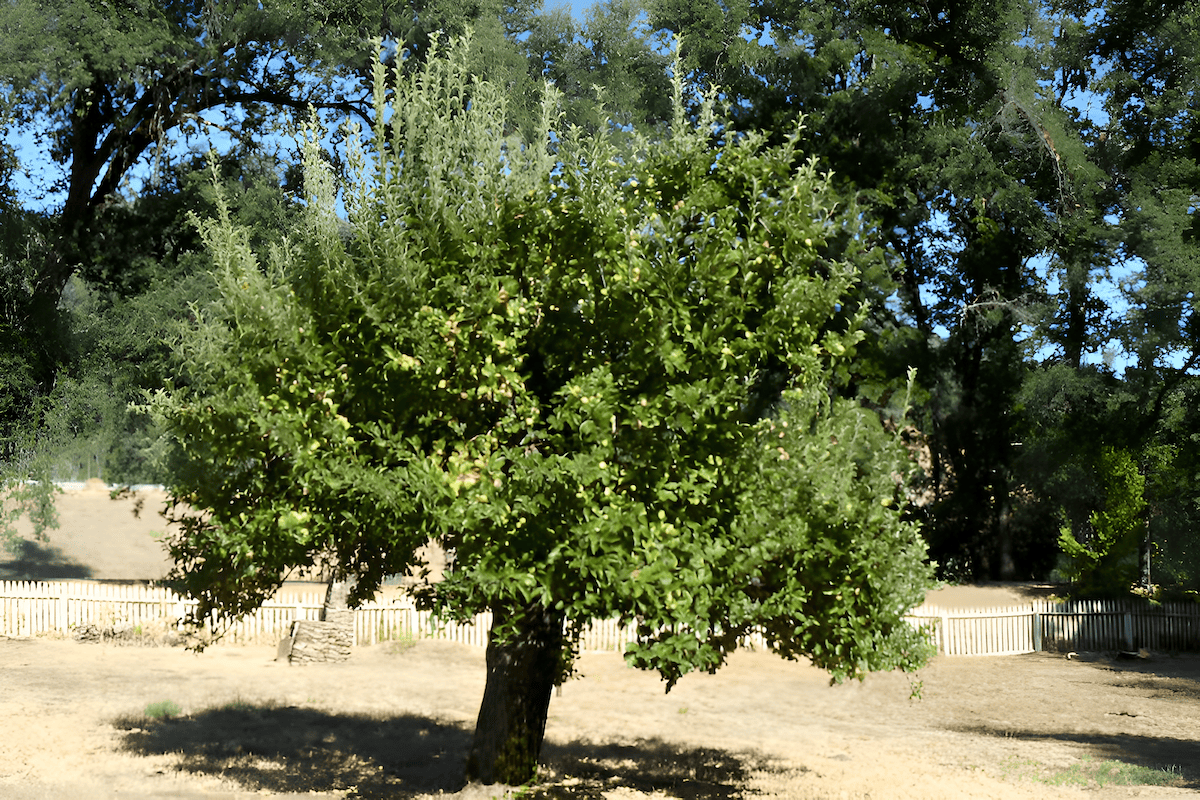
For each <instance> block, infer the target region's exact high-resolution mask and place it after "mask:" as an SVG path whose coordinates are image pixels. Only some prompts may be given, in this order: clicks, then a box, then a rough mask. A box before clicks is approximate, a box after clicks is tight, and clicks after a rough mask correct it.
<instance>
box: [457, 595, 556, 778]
mask: <svg viewBox="0 0 1200 800" xmlns="http://www.w3.org/2000/svg"><path fill="white" fill-rule="evenodd" d="M492 614H493V617H492V630H491V634H490V636H489V639H488V648H487V685H486V687H485V688H484V691H483V703H482V704H481V705H480V707H479V720H478V721H477V722H476V723H475V738H474V740H473V741H472V742H471V752H470V754H469V755H468V756H467V780H468V781H472V782H474V781H478V782H480V783H485V784H492V783H503V784H507V785H509V786H519V785H521V784H525V783H528V782H529V781H531V780H533V778H534V776H535V775H536V773H537V762H538V756H539V755H540V754H541V751H542V738H543V736H545V733H546V716H547V714H548V712H549V710H550V692H551V690H553V688H554V684H555V681H556V680H557V678H558V675H559V671H560V670H559V667H560V664H561V658H562V651H563V645H564V639H563V618H562V615H561V614H556V613H553V612H551V611H549V610H547V609H545V608H543V607H541V606H531V607H528V608H522V609H493V612H492ZM509 620H512V621H515V622H516V630H515V631H514V632H513V633H512V634H511V635H510V636H509V638H508V639H507V641H504V642H500V641H497V636H496V630H497V626H499V625H500V624H502V623H504V622H505V621H509Z"/></svg>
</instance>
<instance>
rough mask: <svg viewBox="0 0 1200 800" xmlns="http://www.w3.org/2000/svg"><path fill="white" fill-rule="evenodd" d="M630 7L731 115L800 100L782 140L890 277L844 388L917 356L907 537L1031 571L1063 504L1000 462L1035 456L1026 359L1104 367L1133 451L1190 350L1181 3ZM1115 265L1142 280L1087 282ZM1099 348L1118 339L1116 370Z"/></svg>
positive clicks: (779, 124)
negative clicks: (720, 91) (802, 124)
mask: <svg viewBox="0 0 1200 800" xmlns="http://www.w3.org/2000/svg"><path fill="white" fill-rule="evenodd" d="M651 17H652V27H655V28H659V29H665V30H668V31H673V32H680V33H682V34H683V35H684V45H685V58H686V59H687V63H688V66H689V67H691V68H692V69H693V70H695V74H696V75H697V76H698V77H699V78H700V79H701V80H704V79H709V78H713V77H716V78H717V79H718V80H719V81H720V82H721V83H722V84H723V85H726V86H728V87H729V93H730V97H731V100H732V101H733V105H732V108H733V111H734V114H735V116H736V117H737V119H738V121H739V123H740V124H741V125H745V126H750V127H758V128H762V129H763V130H766V131H782V130H786V125H785V122H786V120H788V119H791V118H793V117H794V116H795V115H796V114H801V113H803V114H806V115H808V119H809V121H810V131H811V134H810V137H809V138H808V139H806V140H805V147H806V149H808V151H809V152H812V153H814V154H816V155H818V156H820V157H821V158H822V159H823V161H824V162H825V163H827V164H829V165H830V166H831V167H832V168H833V170H834V173H835V176H836V178H835V180H836V181H837V182H838V187H839V189H840V190H841V191H844V192H847V193H857V195H858V197H859V199H860V202H862V204H863V207H864V208H865V209H866V210H867V213H869V214H871V215H872V218H873V219H875V220H876V221H877V229H878V231H879V236H880V238H881V240H882V241H884V242H886V244H887V245H888V246H889V248H890V252H891V253H892V255H893V258H894V260H893V262H892V267H893V269H892V275H891V279H892V282H891V284H890V285H888V283H886V282H882V281H881V282H874V281H872V282H869V283H868V285H869V286H870V288H869V289H868V291H875V292H879V293H880V294H881V295H882V296H885V297H886V296H888V295H889V294H890V293H892V292H894V295H893V298H892V302H891V305H890V306H889V305H887V304H884V303H876V304H875V306H874V307H875V308H876V310H877V311H876V314H877V315H876V317H875V318H874V319H873V320H871V321H870V322H869V323H868V324H869V325H870V326H871V327H872V330H873V331H875V332H877V333H878V334H879V335H878V336H877V337H876V340H875V341H876V342H878V347H877V348H875V350H874V353H873V354H869V353H864V354H863V355H864V356H868V355H869V356H870V360H871V361H874V363H875V366H874V367H869V368H866V364H864V363H863V361H862V360H860V362H859V364H858V365H856V370H858V372H859V379H858V380H857V381H856V382H855V383H854V384H852V386H851V388H852V390H854V391H858V392H860V393H862V394H863V396H864V397H868V398H870V397H873V396H878V395H880V393H881V392H882V393H884V394H886V392H887V391H889V389H888V383H887V381H886V380H884V379H885V378H887V377H888V376H891V380H892V381H893V382H895V381H896V380H897V379H898V378H899V377H900V376H901V375H902V374H903V371H904V369H905V368H906V367H907V366H910V365H915V366H917V367H919V370H920V375H921V379H922V382H923V384H924V387H925V388H926V389H927V390H928V394H927V395H926V397H927V400H926V401H925V402H923V403H922V407H921V408H920V409H919V410H918V412H917V415H916V417H917V422H918V425H919V427H920V428H921V429H922V431H923V433H924V434H925V436H926V437H927V439H928V442H929V445H930V449H931V456H932V465H931V469H930V472H929V474H928V476H927V479H928V481H929V484H930V490H931V492H932V494H933V497H934V502H933V504H931V505H930V506H928V507H927V508H926V509H924V513H925V514H926V521H927V524H926V527H925V530H926V535H927V536H928V538H929V540H930V544H931V554H932V555H933V556H934V557H935V558H936V559H937V560H938V561H939V563H940V564H941V566H942V569H943V571H944V572H945V573H946V574H952V575H953V576H955V577H961V578H970V577H992V578H997V577H1015V576H1017V575H1045V574H1047V573H1048V572H1049V570H1050V569H1051V567H1052V566H1053V565H1054V558H1055V555H1056V550H1057V547H1056V545H1057V543H1056V542H1055V541H1054V537H1053V536H1052V535H1050V534H1051V532H1052V531H1054V530H1056V528H1057V526H1056V525H1053V524H1051V525H1047V524H1044V523H1045V522H1046V520H1047V513H1048V512H1049V513H1057V511H1056V509H1057V508H1061V507H1062V505H1063V500H1064V499H1065V498H1062V497H1054V496H1047V495H1044V494H1039V493H1037V492H1035V491H1034V489H1033V484H1034V483H1035V481H1036V479H1037V474H1041V473H1037V474H1026V473H1025V472H1024V471H1023V470H1024V469H1025V468H1026V467H1027V466H1029V465H1031V464H1033V463H1034V461H1036V460H1037V459H1034V461H1030V460H1029V459H1026V458H1024V457H1023V456H1022V455H1021V453H1022V451H1021V449H1020V446H1018V443H1020V444H1021V445H1022V446H1023V445H1027V444H1031V442H1029V441H1023V440H1022V438H1023V436H1024V435H1025V433H1027V432H1029V431H1030V429H1031V427H1032V428H1035V429H1038V430H1043V431H1044V430H1045V429H1044V428H1042V427H1040V426H1041V424H1042V423H1041V422H1038V423H1034V422H1032V421H1030V420H1027V419H1025V417H1024V415H1025V413H1026V411H1027V410H1028V409H1029V408H1030V407H1029V406H1028V405H1027V404H1023V403H1022V397H1023V393H1022V385H1023V384H1024V383H1025V381H1026V380H1027V379H1028V378H1029V376H1031V375H1033V374H1036V372H1037V371H1038V370H1037V369H1031V367H1035V366H1036V367H1043V366H1044V367H1046V368H1055V367H1057V366H1062V367H1065V368H1067V369H1071V370H1074V371H1076V372H1078V373H1079V376H1078V379H1079V381H1080V382H1081V383H1086V382H1087V381H1088V380H1089V376H1088V374H1087V373H1088V371H1089V370H1095V369H1097V368H1099V369H1101V370H1102V371H1106V372H1108V373H1109V374H1110V376H1112V377H1114V378H1116V379H1117V380H1118V382H1121V383H1122V384H1123V387H1124V388H1123V389H1122V390H1121V391H1119V392H1116V393H1115V394H1114V395H1113V397H1114V402H1116V399H1115V398H1117V397H1125V398H1127V399H1128V400H1130V401H1131V402H1132V404H1131V405H1129V406H1127V407H1125V411H1126V412H1127V415H1126V416H1127V420H1128V425H1129V427H1128V429H1127V430H1125V431H1121V430H1118V429H1110V430H1107V431H1105V432H1104V433H1102V434H1100V438H1102V439H1104V440H1105V441H1110V443H1111V444H1112V445H1113V446H1115V447H1119V448H1126V447H1132V448H1133V449H1134V450H1136V451H1138V452H1141V451H1142V450H1143V448H1144V447H1145V446H1147V445H1148V444H1149V443H1150V442H1151V441H1152V439H1153V438H1154V434H1153V431H1154V430H1155V429H1156V427H1157V426H1158V425H1159V423H1160V420H1161V413H1160V412H1161V410H1162V409H1163V408H1164V407H1165V406H1164V403H1169V401H1168V400H1167V398H1168V397H1170V396H1171V393H1172V392H1173V391H1174V388H1175V387H1177V386H1178V385H1179V380H1180V379H1181V378H1182V377H1183V376H1184V375H1188V374H1194V371H1195V367H1196V366H1197V363H1198V362H1197V361H1196V360H1195V359H1192V358H1191V354H1192V352H1193V349H1192V348H1191V347H1190V345H1188V344H1184V343H1183V339H1187V341H1189V342H1194V341H1195V337H1194V336H1190V335H1189V334H1188V331H1190V328H1189V327H1188V326H1190V325H1191V321H1192V318H1193V310H1192V309H1193V305H1192V303H1193V302H1194V301H1192V300H1190V299H1189V298H1190V295H1189V294H1188V292H1189V291H1190V289H1188V288H1185V284H1188V281H1189V279H1191V278H1194V276H1192V275H1191V273H1190V272H1189V270H1191V269H1193V267H1194V264H1195V263H1197V262H1196V259H1194V258H1190V256H1189V255H1188V254H1189V253H1190V249H1189V248H1190V247H1191V246H1192V245H1191V244H1190V242H1191V234H1190V233H1187V231H1189V230H1191V229H1192V228H1193V227H1194V226H1193V225H1192V222H1193V219H1194V215H1193V214H1192V213H1191V210H1190V209H1191V208H1192V206H1194V202H1191V201H1190V200H1189V199H1187V198H1193V197H1194V196H1195V189H1194V181H1193V177H1191V176H1193V175H1194V164H1195V162H1194V153H1192V152H1191V150H1189V148H1190V147H1192V145H1189V144H1188V143H1189V142H1193V141H1194V138H1195V137H1194V136H1192V131H1193V128H1194V92H1192V91H1191V88H1192V87H1194V86H1195V85H1196V74H1195V59H1194V57H1193V56H1191V55H1189V54H1190V53H1193V52H1194V49H1195V48H1194V47H1191V46H1190V45H1189V44H1188V43H1189V42H1193V39H1194V37H1195V35H1196V34H1195V31H1196V21H1195V12H1194V10H1192V9H1190V8H1188V7H1184V6H1179V5H1171V4H1168V5H1167V6H1163V7H1162V8H1156V9H1155V10H1153V11H1147V10H1145V9H1143V8H1141V6H1140V5H1138V4H1136V3H1120V2H1096V3H1085V4H1082V5H1081V4H1078V3H1048V4H1047V3H1030V2H1025V0H1013V2H1005V3H1000V4H997V3H991V2H987V3H983V2H977V1H976V0H944V1H942V2H935V3H926V4H920V5H919V6H913V5H912V4H910V3H906V2H884V3H859V2H840V1H838V0H828V1H823V2H817V3H783V4H780V3H775V2H772V3H759V2H753V0H751V1H750V2H746V3H741V4H738V3H723V4H713V3H709V4H706V3H704V2H700V3H694V2H676V1H675V0H658V1H657V2H655V3H652V4H651ZM746 31H749V32H751V34H752V35H750V36H745V35H743V34H744V32H746ZM1193 43H1194V42H1193ZM1143 169H1144V170H1145V171H1143ZM1139 260H1143V261H1144V264H1145V265H1146V269H1145V270H1144V271H1142V270H1140V269H1139V272H1140V273H1141V277H1143V278H1144V282H1139V281H1138V280H1136V278H1135V279H1133V280H1129V281H1128V283H1127V284H1126V285H1127V286H1128V287H1129V289H1130V290H1131V291H1130V292H1128V293H1126V295H1125V296H1124V297H1122V296H1121V293H1120V292H1118V291H1115V290H1113V289H1109V290H1107V291H1106V290H1105V289H1104V285H1105V283H1109V284H1110V285H1111V284H1113V283H1115V282H1117V281H1119V280H1120V277H1119V276H1120V272H1119V271H1118V270H1128V269H1129V267H1130V266H1133V267H1134V268H1135V269H1138V263H1139ZM1188 265H1192V266H1188ZM1192 283H1193V284H1194V281H1192ZM1189 285H1190V284H1189ZM1126 302H1128V303H1129V310H1128V311H1126V310H1125V309H1124V308H1123V306H1124V304H1125V303H1126ZM1176 337H1182V338H1176ZM1122 349H1123V350H1124V352H1127V353H1129V354H1135V353H1136V354H1138V355H1136V356H1135V357H1133V358H1132V359H1131V360H1133V361H1137V362H1138V365H1137V366H1136V367H1134V368H1133V369H1126V370H1125V372H1124V374H1123V375H1122V374H1118V373H1119V372H1120V366H1121V365H1118V364H1116V363H1115V362H1114V359H1113V357H1112V355H1113V354H1114V353H1118V352H1120V351H1121V350H1122ZM1105 358H1108V362H1107V364H1105V363H1104V359H1105ZM1143 364H1144V365H1145V366H1144V367H1143V366H1141V365H1143ZM1131 366H1133V365H1131ZM1139 387H1140V388H1139ZM1039 391H1040V390H1039V389H1036V388H1035V389H1034V390H1033V393H1037V392H1039ZM1114 410H1115V407H1114ZM1108 419H1109V420H1110V421H1112V420H1115V419H1116V415H1114V414H1110V415H1109V417H1108ZM1135 419H1136V420H1137V421H1136V422H1135V421H1134V420H1135ZM1043 421H1044V420H1043ZM1102 421H1103V420H1101V419H1097V420H1095V421H1094V422H1095V423H1096V424H1100V423H1101V422H1102ZM1049 435H1050V436H1051V438H1057V437H1058V436H1059V435H1060V433H1059V432H1053V433H1049ZM1130 436H1132V439H1133V440H1136V441H1131V440H1129V437H1130ZM1046 452H1047V451H1046V450H1041V451H1040V455H1039V458H1041V457H1044V456H1045V455H1046ZM1093 463H1095V462H1093ZM1060 466H1061V467H1063V468H1066V467H1067V463H1066V462H1062V463H1061V464H1060ZM1039 469H1040V467H1039ZM1038 488H1039V490H1044V489H1046V488H1047V487H1046V485H1044V484H1043V485H1041V486H1040V487H1038ZM1093 510H1095V509H1093ZM1086 516H1087V515H1086V514H1085V515H1084V518H1086Z"/></svg>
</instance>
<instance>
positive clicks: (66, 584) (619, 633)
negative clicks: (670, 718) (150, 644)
mask: <svg viewBox="0 0 1200 800" xmlns="http://www.w3.org/2000/svg"><path fill="white" fill-rule="evenodd" d="M323 603H324V597H323V596H322V595H320V594H317V593H292V594H288V595H285V596H279V597H276V598H273V599H271V600H269V601H267V602H266V603H264V604H263V606H262V608H260V609H259V610H258V611H256V612H255V613H253V614H249V615H247V616H246V617H244V618H243V619H241V620H239V621H238V622H236V623H234V624H233V625H231V626H230V627H228V628H227V629H225V630H224V631H223V641H226V642H230V643H234V644H275V643H276V642H277V641H278V640H279V639H280V638H282V637H283V636H284V635H286V634H287V633H288V631H289V629H290V627H291V623H292V621H293V620H316V619H320V616H321V609H322V606H323ZM195 606H196V601H194V600H189V599H186V598H183V597H180V596H178V595H176V594H175V593H174V592H172V591H170V590H169V589H166V588H164V587H157V586H147V585H142V584H113V583H96V582H87V581H0V636H39V635H46V634H60V635H72V634H73V633H76V632H77V631H79V630H80V629H81V628H83V627H85V626H91V627H92V628H94V629H103V630H109V631H114V632H123V633H124V634H125V635H127V636H129V637H130V638H137V637H138V636H140V635H144V636H153V635H160V634H166V633H168V632H170V631H173V630H176V629H178V627H179V622H180V620H181V619H182V618H183V617H184V616H185V615H186V614H187V613H188V612H189V611H191V610H192V609H193V608H195ZM906 619H907V621H908V622H909V623H910V624H912V625H916V626H919V627H922V628H925V629H926V630H927V631H928V632H929V635H930V638H931V639H932V641H933V642H934V643H935V644H936V645H937V649H938V652H939V653H943V654H945V655H950V656H959V655H1013V654H1018V653H1033V652H1037V651H1042V650H1048V651H1058V652H1064V651H1069V650H1075V651H1080V652H1083V651H1103V650H1135V649H1138V648H1142V647H1144V648H1147V649H1149V650H1155V651H1163V652H1172V651H1200V605H1197V604H1192V603H1167V604H1163V605H1161V606H1151V605H1150V604H1149V603H1131V602H1113V601H1083V602H1068V603H1056V602H1052V601H1045V600H1036V601H1033V602H1031V603H1028V604H1023V605H1020V606H1009V607H1005V608H980V609H943V608H938V607H935V606H919V607H917V608H914V609H913V610H912V611H910V612H909V614H908V615H907V616H906ZM490 625H491V615H490V614H487V613H484V614H480V615H478V616H477V617H476V618H475V621H474V623H469V624H461V625H460V624H454V623H446V622H441V621H439V620H437V619H435V618H434V617H433V616H432V614H430V613H429V612H428V611H421V610H419V609H417V608H416V607H415V606H414V605H413V604H412V602H411V600H409V599H408V598H407V597H403V596H402V597H400V598H398V599H396V600H394V601H386V600H383V601H375V602H371V603H367V604H365V605H363V606H361V607H360V608H359V609H358V610H357V613H356V614H355V644H360V645H361V644H374V643H376V642H381V641H388V640H393V639H401V638H438V639H445V640H449V641H455V642H462V643H464V644H470V645H475V646H484V645H486V644H487V635H488V629H489V627H490ZM214 626H215V623H213V622H210V629H211V628H213V627H214ZM633 639H634V633H633V631H632V630H631V629H630V628H628V627H624V626H621V625H619V624H618V623H617V622H616V621H615V620H608V621H596V622H593V623H592V624H591V625H590V626H588V628H587V629H586V630H585V631H584V634H583V637H582V640H581V642H580V645H581V648H582V649H584V650H591V651H614V650H616V651H620V650H623V649H624V648H625V645H626V644H627V643H628V642H630V641H633ZM748 643H749V644H751V645H752V646H758V647H761V646H762V637H761V636H757V635H756V636H751V637H749V640H748Z"/></svg>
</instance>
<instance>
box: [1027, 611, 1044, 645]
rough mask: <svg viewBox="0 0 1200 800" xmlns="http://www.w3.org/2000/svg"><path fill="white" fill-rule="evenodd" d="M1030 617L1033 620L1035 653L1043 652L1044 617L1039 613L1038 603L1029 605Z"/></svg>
mask: <svg viewBox="0 0 1200 800" xmlns="http://www.w3.org/2000/svg"><path fill="white" fill-rule="evenodd" d="M1029 615H1030V617H1031V618H1032V620H1033V652H1035V653H1040V652H1042V615H1041V614H1039V613H1038V610H1037V603H1030V604H1029Z"/></svg>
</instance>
